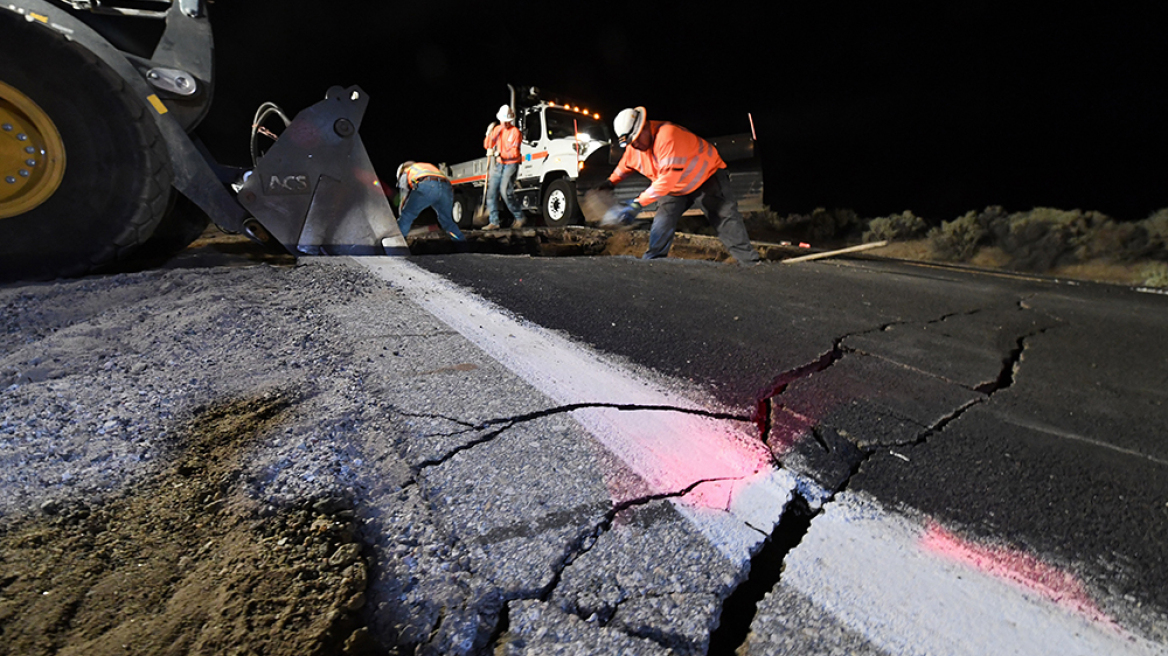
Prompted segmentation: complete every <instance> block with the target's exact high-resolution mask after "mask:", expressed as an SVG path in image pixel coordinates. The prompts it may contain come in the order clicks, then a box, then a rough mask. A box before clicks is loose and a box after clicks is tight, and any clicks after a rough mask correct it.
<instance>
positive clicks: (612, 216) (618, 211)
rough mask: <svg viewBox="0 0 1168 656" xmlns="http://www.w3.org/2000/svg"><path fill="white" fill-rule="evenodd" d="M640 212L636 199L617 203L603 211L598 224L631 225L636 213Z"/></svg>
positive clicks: (639, 205) (635, 218)
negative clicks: (602, 216)
mask: <svg viewBox="0 0 1168 656" xmlns="http://www.w3.org/2000/svg"><path fill="white" fill-rule="evenodd" d="M640 213H641V204H640V203H638V202H637V201H625V202H623V203H617V204H616V205H613V206H612V207H610V208H609V209H608V211H607V212H605V213H604V218H603V219H601V220H600V224H601V225H603V226H622V225H631V224H632V223H633V221H636V220H637V215H638V214H640Z"/></svg>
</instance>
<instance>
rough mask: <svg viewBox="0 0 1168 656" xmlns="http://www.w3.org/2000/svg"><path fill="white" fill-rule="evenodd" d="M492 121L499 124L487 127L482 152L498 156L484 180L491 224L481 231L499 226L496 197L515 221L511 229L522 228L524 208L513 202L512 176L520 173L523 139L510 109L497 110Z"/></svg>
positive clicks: (496, 228)
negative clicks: (494, 119) (492, 151)
mask: <svg viewBox="0 0 1168 656" xmlns="http://www.w3.org/2000/svg"><path fill="white" fill-rule="evenodd" d="M495 118H497V119H499V122H498V123H497V124H496V123H491V124H490V125H488V126H487V136H486V138H485V139H483V148H485V149H487V150H488V151H490V150H496V151H497V152H498V154H497V155H496V156H495V162H494V167H493V168H492V169H491V176H490V178H488V179H487V202H488V203H490V210H491V221H490V223H488V224H487V225H486V226H484V227H483V230H498V229H499V227H500V226H501V225H502V224H501V223H500V222H499V196H502V197H503V202H504V203H506V204H507V210H508V211H509V212H511V215H512V216H514V217H515V221H514V222H513V223H512V224H511V227H512V228H522V227H523V208H521V207H520V206H519V201H517V200H516V199H515V189H514V186H515V174H516V173H517V172H518V171H519V162H520V161H522V159H523V158H522V156H521V155H520V154H519V144H520V142H522V141H523V136H522V135H521V134H520V132H519V128H517V127H515V112H513V111H512V110H511V106H510V105H503V106H502V107H500V108H499V111H498V113H496V114H495Z"/></svg>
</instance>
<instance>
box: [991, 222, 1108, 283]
mask: <svg viewBox="0 0 1168 656" xmlns="http://www.w3.org/2000/svg"><path fill="white" fill-rule="evenodd" d="M1109 224H1113V221H1112V220H1111V218H1110V217H1108V216H1107V215H1105V214H1101V213H1099V212H1083V211H1080V210H1059V209H1054V208H1050V207H1036V208H1034V209H1032V210H1030V211H1029V212H1018V213H1016V214H1011V215H1010V218H1009V222H1008V228H1007V229H1006V230H1005V234H998V231H995V237H997V238H998V245H1000V246H1001V247H1002V249H1003V250H1004V251H1005V252H1006V253H1007V254H1008V255H1009V256H1010V259H1011V261H1010V267H1011V268H1013V269H1015V270H1019V271H1033V272H1037V273H1041V272H1043V271H1048V270H1050V269H1051V268H1053V267H1055V266H1057V265H1060V264H1075V263H1077V262H1083V261H1085V260H1087V259H1089V258H1090V257H1092V256H1094V255H1095V254H1096V251H1095V250H1093V246H1092V244H1091V242H1092V239H1093V238H1094V237H1096V236H1097V235H1098V234H1099V231H1100V230H1102V229H1104V228H1105V227H1107V226H1108V225H1109ZM1117 234H1118V233H1117Z"/></svg>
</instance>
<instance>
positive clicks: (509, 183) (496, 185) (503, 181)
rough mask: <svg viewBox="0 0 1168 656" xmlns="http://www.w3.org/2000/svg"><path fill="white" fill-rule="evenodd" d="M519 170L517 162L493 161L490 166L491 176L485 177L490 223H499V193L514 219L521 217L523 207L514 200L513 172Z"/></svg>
mask: <svg viewBox="0 0 1168 656" xmlns="http://www.w3.org/2000/svg"><path fill="white" fill-rule="evenodd" d="M518 172H519V165H518V164H499V163H498V162H495V164H494V166H493V167H492V168H491V177H490V178H488V179H487V200H488V201H489V202H490V209H491V223H494V224H495V225H502V224H501V223H499V195H500V193H501V194H502V196H503V202H504V203H506V204H507V211H509V212H511V216H514V217H515V219H516V220H519V219H522V218H523V208H521V207H520V206H519V201H517V200H515V174H516V173H518Z"/></svg>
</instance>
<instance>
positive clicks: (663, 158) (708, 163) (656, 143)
mask: <svg viewBox="0 0 1168 656" xmlns="http://www.w3.org/2000/svg"><path fill="white" fill-rule="evenodd" d="M647 128H648V129H649V130H652V134H653V146H652V148H650V149H649V150H645V151H641V150H637V149H636V148H633V147H632V146H628V147H626V148H625V154H624V156H622V157H621V161H620V163H619V164H617V165H616V170H615V171H613V172H612V175H610V176H608V179H609V181H611V182H612V183H613V184H617V183H618V182H620V181H621V180H624V179H625V177H627V176H628V174H629V173H630V172H631V171H636V172H638V173H640V174H641V175H643V176H645V177H646V178H649V180H650V181H651V182H652V184H650V185H649V188H648V189H646V190H645V191H643V192H641V195H640V196H637V202H638V203H639V204H640V205H641V207H645V206H646V205H649V204H651V203H653V202H655V201H657V199H659V198H661V197H662V196H685V195H686V194H691V193H693V192H694V191H696V190H697V188H698V187H700V186H702V183H703V182H705V181H706V180H709V179H710V176H712V175H714V173H715V172H716V171H717V170H718V169H724V168H726V162H723V161H722V156H721V155H719V154H718V149H717V148H715V147H714V145H713V144H711V143H710V142H708V141H706V140H705V139H702V138H701V137H699V136H698V135H696V134H694V133H693V132H690V131H689V130H687V129H685V128H683V127H681V126H680V125H674V124H673V123H669V122H666V121H649V125H648V126H647Z"/></svg>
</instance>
